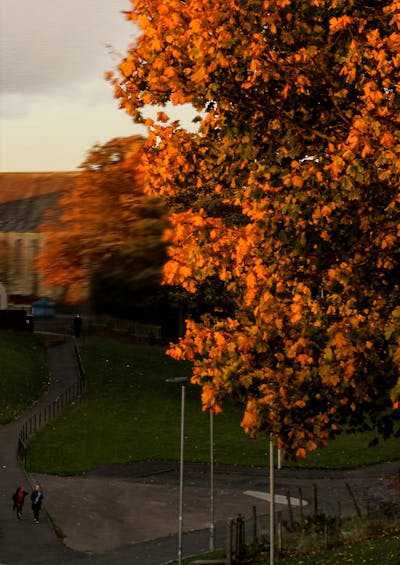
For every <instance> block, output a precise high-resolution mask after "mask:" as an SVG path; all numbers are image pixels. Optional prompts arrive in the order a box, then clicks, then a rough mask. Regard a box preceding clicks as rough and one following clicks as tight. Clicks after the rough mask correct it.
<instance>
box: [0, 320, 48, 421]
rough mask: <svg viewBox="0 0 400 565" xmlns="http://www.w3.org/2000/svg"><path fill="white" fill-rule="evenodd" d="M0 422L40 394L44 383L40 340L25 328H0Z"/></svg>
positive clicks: (45, 376)
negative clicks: (23, 329)
mask: <svg viewBox="0 0 400 565" xmlns="http://www.w3.org/2000/svg"><path fill="white" fill-rule="evenodd" d="M0 359H1V368H0V391H1V394H0V424H6V423H7V422H9V421H10V420H12V419H13V418H15V417H16V416H18V415H19V414H21V412H23V411H24V410H25V409H26V408H27V407H28V406H30V405H31V404H32V403H33V402H34V401H35V400H36V399H38V398H40V396H41V395H42V394H43V392H44V390H45V388H46V386H47V384H48V372H47V368H46V364H45V353H44V349H43V346H42V344H41V340H40V339H39V338H38V337H37V336H35V335H33V334H30V333H27V332H22V331H21V332H11V331H5V330H0Z"/></svg>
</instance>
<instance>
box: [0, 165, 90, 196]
mask: <svg viewBox="0 0 400 565" xmlns="http://www.w3.org/2000/svg"><path fill="white" fill-rule="evenodd" d="M79 174H80V173H79V172H73V171H72V172H54V173H0V203H2V202H10V201H11V200H20V199H22V198H31V197H34V196H39V195H41V194H49V193H52V192H61V191H66V190H71V189H72V187H73V186H74V183H75V179H76V178H77V176H78V175H79Z"/></svg>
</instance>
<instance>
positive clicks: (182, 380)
mask: <svg viewBox="0 0 400 565" xmlns="http://www.w3.org/2000/svg"><path fill="white" fill-rule="evenodd" d="M186 381H187V377H177V378H176V379H167V383H181V385H182V386H181V449H180V464H179V521H178V565H182V533H183V462H184V456H185V390H186V387H185V383H186Z"/></svg>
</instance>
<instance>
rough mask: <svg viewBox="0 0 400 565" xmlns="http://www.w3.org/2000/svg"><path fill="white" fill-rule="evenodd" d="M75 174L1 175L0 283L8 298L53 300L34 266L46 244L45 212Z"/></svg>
mask: <svg viewBox="0 0 400 565" xmlns="http://www.w3.org/2000/svg"><path fill="white" fill-rule="evenodd" d="M76 176H77V173H74V172H71V173H0V281H1V282H2V283H3V284H4V285H5V287H6V289H7V293H8V295H9V296H14V297H40V296H46V297H49V298H56V297H55V296H53V295H52V291H51V289H49V288H46V286H45V285H44V284H43V281H42V277H41V275H40V272H38V271H37V269H36V267H35V262H36V257H37V255H38V253H39V251H40V250H41V249H42V247H43V245H45V235H44V233H42V232H41V231H40V230H39V226H40V225H41V223H42V222H43V219H44V216H45V214H46V211H47V210H51V209H52V208H54V206H56V204H57V202H58V200H59V198H60V196H61V195H62V194H63V193H64V192H65V191H68V190H70V189H71V188H72V187H73V184H74V180H75V178H76Z"/></svg>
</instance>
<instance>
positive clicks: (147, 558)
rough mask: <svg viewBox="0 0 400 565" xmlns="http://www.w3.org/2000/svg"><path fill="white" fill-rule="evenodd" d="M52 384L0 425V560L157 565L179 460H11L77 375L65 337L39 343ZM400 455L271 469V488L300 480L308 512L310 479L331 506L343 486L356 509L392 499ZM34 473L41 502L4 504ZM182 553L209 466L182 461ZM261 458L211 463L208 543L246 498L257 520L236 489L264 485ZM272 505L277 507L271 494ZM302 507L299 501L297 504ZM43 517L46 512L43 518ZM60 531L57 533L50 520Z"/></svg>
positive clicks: (264, 506)
mask: <svg viewBox="0 0 400 565" xmlns="http://www.w3.org/2000/svg"><path fill="white" fill-rule="evenodd" d="M48 366H49V371H50V376H51V387H50V390H49V392H48V394H47V395H46V396H45V397H44V398H42V399H41V401H40V402H39V403H38V404H36V405H35V406H34V407H32V408H31V409H30V410H28V411H27V412H26V413H25V414H24V415H23V416H22V417H21V418H20V419H19V420H17V421H15V422H12V423H10V424H8V425H6V426H3V427H0V448H1V449H0V565H78V564H86V563H87V564H88V565H94V564H99V565H121V564H125V563H129V564H133V565H135V564H137V565H165V564H166V563H168V562H170V561H172V560H176V558H177V550H178V539H177V527H178V500H179V465H178V464H177V463H176V462H173V461H172V462H168V461H166V462H163V463H155V462H145V463H134V464H131V465H126V466H112V467H106V468H100V469H97V470H96V471H93V472H90V473H87V474H84V475H80V476H78V477H58V476H50V475H35V474H33V475H31V476H27V475H26V474H25V472H24V471H23V470H22V469H21V468H20V467H19V466H18V465H17V463H16V448H17V437H18V432H19V430H20V428H21V427H22V425H23V424H24V422H25V421H27V420H28V418H29V417H30V416H31V415H32V413H34V412H35V411H36V410H37V409H38V408H39V407H40V406H44V405H47V404H49V403H50V402H52V401H53V400H55V399H56V398H57V396H59V395H60V394H61V393H62V392H63V390H65V388H67V387H68V386H69V385H70V384H71V383H73V382H75V381H76V379H77V366H76V364H75V358H74V353H73V342H72V340H71V339H69V338H67V339H66V341H65V343H63V344H61V345H58V346H57V347H52V348H50V349H49V350H48ZM399 470H400V462H393V463H386V464H383V465H378V466H373V467H368V468H365V469H359V470H354V471H348V472H332V471H330V472H321V471H298V470H289V469H281V470H279V471H276V486H275V489H276V493H277V494H280V495H281V496H286V495H287V494H288V493H290V495H291V496H293V497H298V496H299V492H300V489H301V493H302V496H303V497H304V500H305V502H307V503H308V504H309V509H310V513H311V512H312V507H313V505H314V502H315V499H314V493H315V487H314V485H316V484H317V485H318V508H319V510H320V511H326V512H329V513H331V514H334V513H335V512H336V509H337V502H338V500H340V501H341V507H342V512H343V513H344V514H355V512H356V508H355V503H354V500H353V499H352V497H351V496H350V494H349V490H348V487H347V486H346V485H349V486H350V487H351V491H352V493H353V494H354V496H355V499H356V503H357V505H358V507H359V509H361V510H362V511H366V508H367V507H368V506H369V507H373V506H379V505H382V504H385V503H388V502H391V501H393V500H395V499H396V500H398V501H399V503H400V485H399V482H398V481H399ZM34 482H40V483H41V485H42V487H43V490H44V494H45V509H46V511H45V512H42V520H41V523H40V524H35V523H33V520H32V515H31V510H30V505H29V501H27V502H26V506H25V511H24V516H23V519H22V520H20V521H18V520H17V519H16V517H15V515H14V514H13V512H12V503H11V494H12V493H13V492H14V491H15V488H16V487H17V486H23V487H24V488H25V490H27V491H29V492H30V490H31V485H32V484H33V483H34ZM184 484H185V487H184V512H183V528H184V532H185V533H184V536H183V544H182V545H183V555H184V556H189V555H194V554H198V553H200V552H203V551H206V550H207V549H208V543H209V541H208V535H209V532H208V528H209V498H210V488H209V469H208V467H207V466H206V465H193V464H186V465H185V483H184ZM267 485H268V476H267V472H266V470H265V469H263V468H246V467H239V466H237V467H225V466H219V465H217V466H216V467H215V487H214V499H215V521H216V534H217V537H216V545H217V547H223V546H224V538H225V535H224V534H225V524H226V521H227V520H228V519H229V518H232V517H236V516H237V515H238V514H239V513H241V514H242V515H243V516H245V517H250V516H251V514H252V511H253V510H252V508H253V506H255V507H256V510H257V515H258V516H260V523H261V525H262V524H263V522H265V523H266V519H265V516H266V514H267V512H268V503H267V502H265V501H263V500H260V499H259V498H254V497H252V496H249V495H248V494H245V493H246V491H256V492H262V493H265V492H266V490H267ZM277 510H282V511H285V510H286V506H285V505H283V504H277ZM304 510H305V512H306V511H307V508H305V509H304ZM49 517H51V519H50V518H49ZM52 524H55V525H56V527H57V529H58V530H59V531H61V532H62V535H63V537H62V541H61V540H60V538H58V537H57V536H56V535H55V532H54V528H53V525H52Z"/></svg>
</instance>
